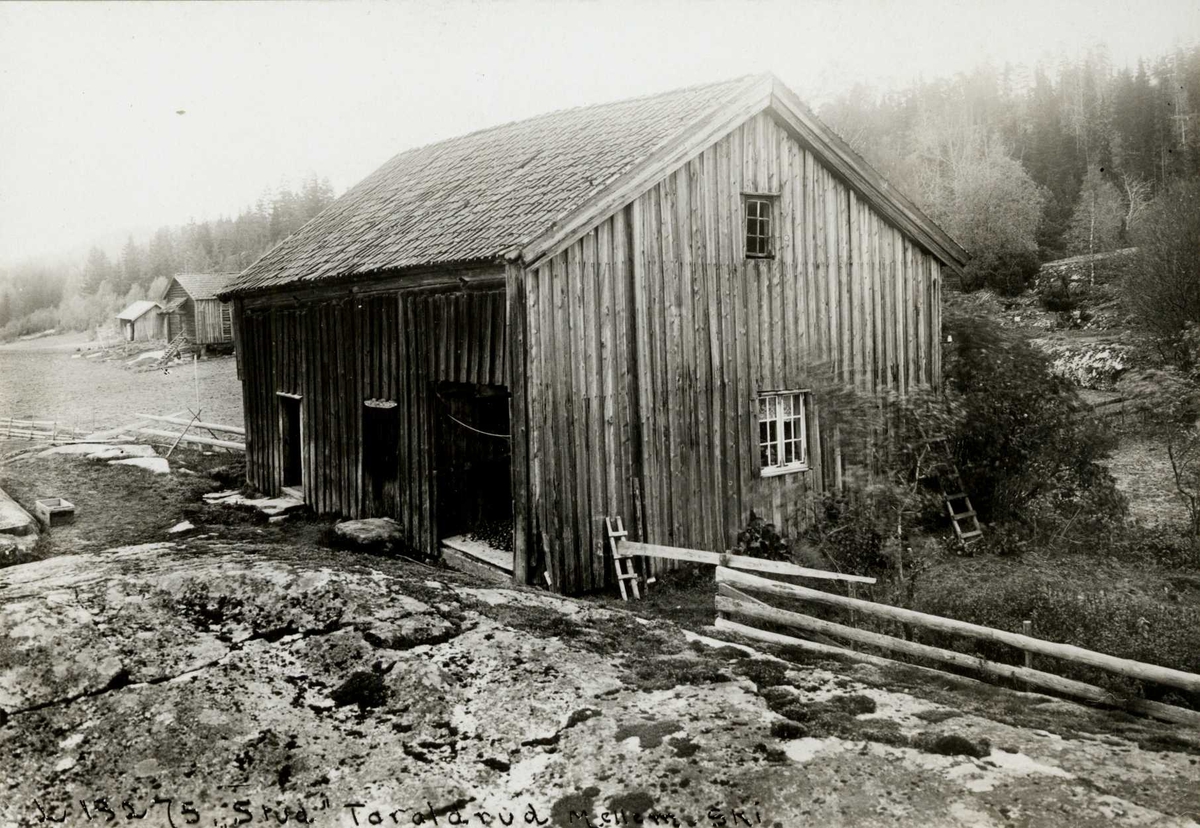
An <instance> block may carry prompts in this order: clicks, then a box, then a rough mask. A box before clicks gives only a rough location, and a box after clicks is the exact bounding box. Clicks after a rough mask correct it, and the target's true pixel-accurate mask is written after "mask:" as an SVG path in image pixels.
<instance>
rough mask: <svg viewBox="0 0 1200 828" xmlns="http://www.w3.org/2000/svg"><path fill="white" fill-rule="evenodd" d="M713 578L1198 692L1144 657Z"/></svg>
mask: <svg viewBox="0 0 1200 828" xmlns="http://www.w3.org/2000/svg"><path fill="white" fill-rule="evenodd" d="M717 583H718V585H719V584H730V585H731V586H734V587H742V588H744V589H749V590H753V591H755V592H765V593H767V594H769V595H778V596H781V597H784V598H801V599H805V600H808V601H815V602H817V603H820V604H826V605H828V606H833V607H839V608H841V609H849V610H855V611H857V612H861V613H863V614H865V615H874V616H878V617H880V618H888V619H891V620H892V621H899V622H901V623H905V624H914V625H916V626H920V627H927V628H929V629H932V630H939V631H941V632H947V633H956V634H958V635H966V636H970V637H972V638H980V639H985V640H988V641H997V642H1000V643H1001V644H1008V645H1010V646H1013V647H1018V648H1020V649H1022V650H1026V651H1028V652H1031V653H1037V654H1039V655H1047V656H1051V657H1053V658H1061V659H1063V660H1064V661H1073V662H1076V663H1078V664H1086V665H1088V666H1089V667H1096V668H1099V669H1101V670H1108V671H1109V672H1113V673H1118V674H1119V675H1123V676H1128V677H1129V678H1136V679H1141V680H1142V681H1150V682H1154V683H1156V684H1164V685H1168V686H1170V687H1178V688H1180V689H1182V690H1187V691H1188V692H1190V693H1200V675H1196V674H1195V673H1185V672H1184V671H1182V670H1175V669H1173V668H1170V667H1160V666H1158V665H1156V664H1146V663H1145V662H1141V661H1133V660H1132V659H1128V658H1119V657H1117V656H1110V655H1105V654H1104V653H1097V652H1095V651H1093V650H1085V649H1084V648H1083V647H1076V646H1075V645H1073V644H1059V643H1057V642H1054V641H1046V640H1044V639H1041V638H1031V637H1029V636H1026V635H1021V634H1020V633H1013V632H1007V631H1006V630H997V629H993V628H992V627H984V626H981V625H979V624H971V623H969V622H967V621H957V620H955V619H953V618H944V617H942V616H940V615H928V614H926V613H923V612H917V611H916V610H910V609H904V608H903V607H893V606H890V605H888V604H876V603H874V602H872V601H863V600H860V599H858V598H847V597H845V596H842V595H833V594H831V593H828V592H821V591H820V590H816V589H809V588H808V587H802V586H797V585H795V584H785V583H781V582H779V581H770V580H767V579H766V578H759V577H757V576H755V575H748V574H746V573H744V572H738V571H736V570H734V569H729V568H727V567H718V568H717Z"/></svg>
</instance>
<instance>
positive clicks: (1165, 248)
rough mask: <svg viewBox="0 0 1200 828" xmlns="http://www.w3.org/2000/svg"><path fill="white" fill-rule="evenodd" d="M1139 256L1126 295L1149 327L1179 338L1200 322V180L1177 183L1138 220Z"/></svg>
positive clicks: (1163, 335) (1169, 339)
mask: <svg viewBox="0 0 1200 828" xmlns="http://www.w3.org/2000/svg"><path fill="white" fill-rule="evenodd" d="M1132 235H1133V242H1134V244H1136V245H1137V247H1138V253H1137V258H1136V260H1135V261H1134V263H1133V265H1132V266H1131V267H1130V272H1129V275H1128V276H1127V277H1126V279H1125V284H1124V294H1125V301H1126V303H1127V304H1128V306H1129V308H1130V310H1131V311H1133V313H1134V315H1135V316H1136V317H1137V318H1138V319H1139V320H1140V321H1141V323H1142V325H1144V326H1145V327H1146V328H1147V329H1148V330H1150V331H1151V332H1152V333H1154V334H1155V335H1157V336H1158V337H1159V338H1160V339H1161V340H1163V341H1164V342H1173V341H1174V340H1175V339H1176V338H1177V337H1178V336H1179V335H1180V334H1182V333H1183V332H1184V330H1185V329H1186V328H1187V326H1188V324H1189V323H1190V324H1193V325H1196V324H1200V255H1197V252H1196V251H1198V250H1200V181H1188V182H1184V183H1177V184H1175V185H1174V186H1173V187H1172V188H1171V189H1169V190H1167V191H1166V192H1165V193H1163V194H1162V195H1160V196H1159V197H1158V198H1156V199H1155V200H1154V202H1153V203H1152V204H1151V205H1150V207H1149V209H1148V210H1147V211H1146V214H1145V216H1144V217H1143V218H1142V219H1141V220H1140V221H1139V222H1138V223H1137V224H1136V225H1135V227H1134V230H1133V234H1132Z"/></svg>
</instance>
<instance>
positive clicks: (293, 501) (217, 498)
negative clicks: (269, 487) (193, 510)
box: [204, 489, 304, 518]
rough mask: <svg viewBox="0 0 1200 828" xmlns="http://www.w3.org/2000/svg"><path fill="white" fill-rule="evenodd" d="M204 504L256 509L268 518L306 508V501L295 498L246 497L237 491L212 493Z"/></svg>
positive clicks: (205, 496)
mask: <svg viewBox="0 0 1200 828" xmlns="http://www.w3.org/2000/svg"><path fill="white" fill-rule="evenodd" d="M204 502H205V503H210V504H212V505H214V506H233V507H236V508H242V509H255V510H257V511H259V512H262V513H263V514H264V515H266V516H267V517H268V518H273V517H278V516H281V515H286V514H289V513H291V512H295V511H297V510H299V509H303V508H304V501H303V500H300V499H298V498H295V497H289V496H286V495H285V496H283V497H259V498H254V497H246V496H245V495H244V494H242V493H241V492H239V491H237V490H236V489H229V490H227V491H224V492H211V493H210V494H206V495H204Z"/></svg>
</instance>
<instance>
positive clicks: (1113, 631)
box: [913, 567, 1200, 696]
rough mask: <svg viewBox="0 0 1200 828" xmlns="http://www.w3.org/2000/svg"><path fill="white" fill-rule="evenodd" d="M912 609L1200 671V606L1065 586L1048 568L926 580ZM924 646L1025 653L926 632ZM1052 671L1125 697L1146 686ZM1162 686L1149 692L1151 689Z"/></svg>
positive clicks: (1084, 671)
mask: <svg viewBox="0 0 1200 828" xmlns="http://www.w3.org/2000/svg"><path fill="white" fill-rule="evenodd" d="M925 583H926V589H924V590H922V591H921V592H920V593H918V596H917V600H916V602H915V603H914V606H913V608H914V609H917V610H919V611H921V612H927V613H932V614H935V615H943V616H947V617H949V618H957V619H959V620H961V621H969V622H971V623H974V624H982V625H984V626H988V627H994V628H996V629H1001V630H1010V631H1013V632H1019V631H1020V630H1021V624H1022V622H1023V621H1025V620H1029V621H1032V622H1033V633H1034V635H1035V636H1036V637H1038V638H1044V639H1047V640H1050V641H1057V642H1059V643H1063V644H1074V645H1076V646H1079V647H1084V648H1086V649H1089V650H1095V651H1097V652H1102V653H1107V654H1109V655H1114V656H1118V657H1121V658H1130V659H1134V660H1137V661H1144V662H1148V663H1151V664H1160V665H1162V666H1164V667H1174V668H1176V669H1179V670H1186V671H1188V672H1193V673H1195V672H1200V609H1197V608H1196V607H1194V606H1186V605H1183V604H1180V603H1164V602H1161V601H1159V600H1156V599H1153V598H1150V597H1147V596H1145V595H1141V594H1138V593H1131V592H1129V591H1117V590H1108V589H1104V590H1088V591H1084V590H1082V589H1080V588H1078V587H1075V586H1063V585H1061V583H1060V582H1058V581H1056V580H1054V579H1052V578H1048V577H1047V575H1046V573H1044V572H1038V571H1035V570H1031V569H1026V568H1024V567H1014V568H1012V569H1010V570H1009V571H1008V572H1007V573H995V572H990V573H988V575H987V577H986V584H983V583H978V582H970V583H964V582H963V580H962V579H961V578H952V577H948V576H946V575H945V574H944V573H943V575H942V576H941V577H938V578H930V579H927V580H926V582H925ZM922 640H923V641H925V642H926V643H931V644H937V645H939V646H946V647H949V648H952V649H958V650H964V648H965V649H966V651H968V652H978V654H979V655H982V656H984V657H985V658H988V659H990V660H994V661H999V662H1003V663H1008V664H1019V663H1021V660H1022V658H1023V656H1022V654H1021V653H1020V651H1018V650H1016V649H1015V648H1012V647H1008V646H1005V645H1002V644H995V643H990V642H982V641H981V642H969V641H966V640H965V639H963V638H962V637H961V636H938V635H936V634H933V633H928V632H926V633H923V634H922ZM1053 672H1055V673H1060V674H1061V675H1063V676H1065V677H1068V678H1074V679H1078V680H1081V681H1087V682H1090V683H1093V684H1099V685H1100V686H1102V687H1105V688H1107V689H1109V690H1112V691H1113V692H1115V693H1117V694H1119V695H1124V696H1136V695H1141V694H1143V693H1145V692H1146V688H1143V687H1141V685H1140V683H1139V682H1137V681H1134V680H1131V679H1125V678H1122V677H1121V676H1117V675H1114V674H1112V673H1109V672H1107V671H1104V670H1099V669H1095V668H1090V667H1086V666H1084V665H1080V664H1076V663H1074V662H1067V661H1060V662H1057V663H1056V664H1055V666H1054V668H1053ZM1153 692H1157V691H1151V694H1152V693H1153Z"/></svg>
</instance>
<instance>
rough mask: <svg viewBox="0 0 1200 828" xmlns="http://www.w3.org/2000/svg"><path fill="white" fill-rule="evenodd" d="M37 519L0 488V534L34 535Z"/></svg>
mask: <svg viewBox="0 0 1200 828" xmlns="http://www.w3.org/2000/svg"><path fill="white" fill-rule="evenodd" d="M37 533H38V526H37V521H36V520H35V519H34V517H33V515H31V514H29V512H26V511H25V509H24V508H22V506H21V504H20V503H17V501H15V500H13V499H12V498H11V497H9V496H8V493H7V492H6V491H4V490H3V489H0V535H17V536H25V535H36V534H37Z"/></svg>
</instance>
